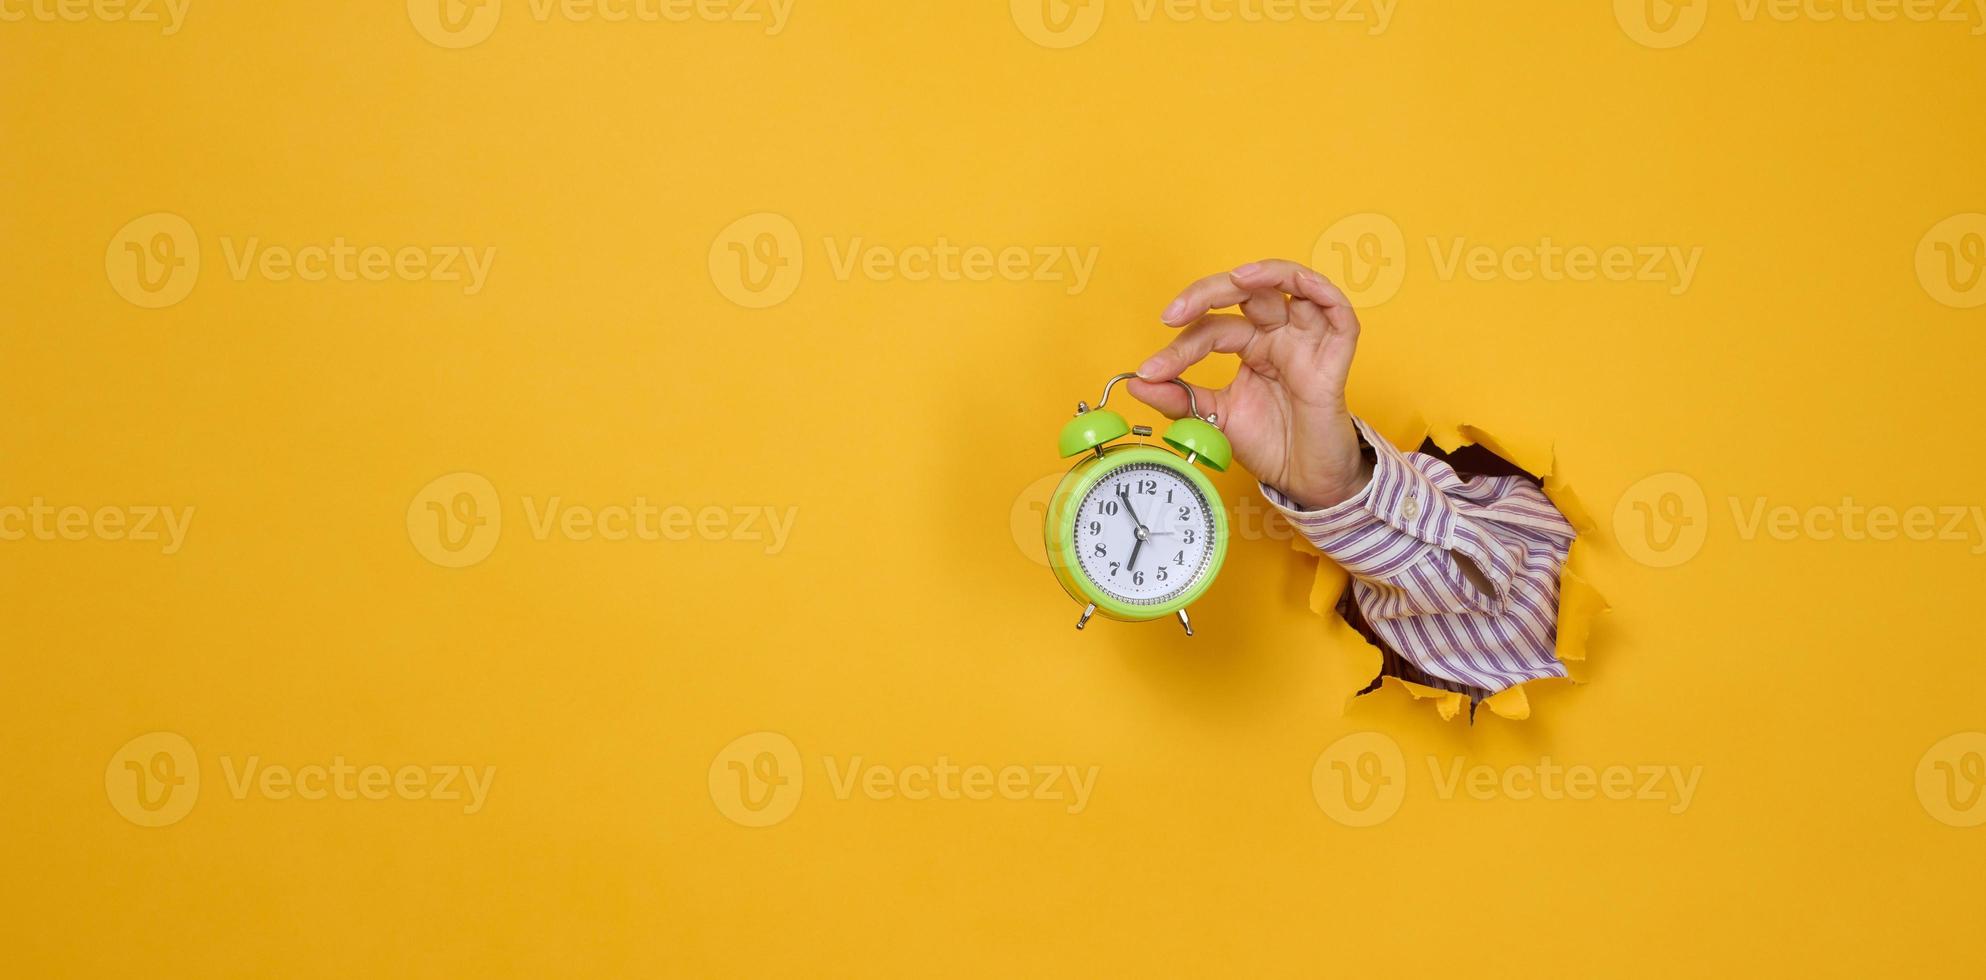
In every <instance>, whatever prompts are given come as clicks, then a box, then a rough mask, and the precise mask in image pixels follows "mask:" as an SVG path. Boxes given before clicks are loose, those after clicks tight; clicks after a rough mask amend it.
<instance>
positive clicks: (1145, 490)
mask: <svg viewBox="0 0 1986 980" xmlns="http://www.w3.org/2000/svg"><path fill="white" fill-rule="evenodd" d="M1137 492H1138V495H1139V496H1143V497H1149V496H1151V495H1152V494H1155V493H1157V492H1158V481H1157V480H1139V481H1138V491H1137Z"/></svg>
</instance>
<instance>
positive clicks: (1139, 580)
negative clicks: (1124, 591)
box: [1131, 572, 1145, 585]
mask: <svg viewBox="0 0 1986 980" xmlns="http://www.w3.org/2000/svg"><path fill="white" fill-rule="evenodd" d="M1131 584H1132V585H1143V584H1145V573H1144V572H1132V573H1131Z"/></svg>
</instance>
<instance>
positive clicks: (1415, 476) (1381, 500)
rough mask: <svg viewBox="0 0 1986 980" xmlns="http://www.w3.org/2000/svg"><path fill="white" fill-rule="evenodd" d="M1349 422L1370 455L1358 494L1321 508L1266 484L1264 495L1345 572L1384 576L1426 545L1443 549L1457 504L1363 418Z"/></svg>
mask: <svg viewBox="0 0 1986 980" xmlns="http://www.w3.org/2000/svg"><path fill="white" fill-rule="evenodd" d="M1352 424H1353V426H1354V427H1356V428H1357V430H1358V434H1359V438H1360V439H1361V440H1363V441H1364V442H1365V444H1366V446H1368V447H1369V448H1370V449H1371V451H1372V454H1373V465H1372V479H1370V480H1368V481H1366V484H1365V486H1364V487H1363V488H1362V489H1360V490H1359V492H1358V493H1356V494H1354V495H1353V496H1352V497H1350V498H1349V499H1347V500H1344V501H1341V502H1339V503H1337V504H1335V505H1333V506H1330V507H1326V508H1323V509H1321V510H1304V509H1301V508H1300V507H1299V505H1298V504H1297V503H1296V502H1295V501H1292V500H1290V499H1289V498H1288V497H1287V496H1284V495H1283V493H1282V492H1281V491H1279V490H1277V489H1276V488H1274V487H1272V486H1269V485H1268V484H1266V483H1264V484H1262V495H1263V496H1264V497H1266V498H1268V500H1269V503H1270V504H1272V505H1274V506H1275V508H1276V509H1277V510H1279V511H1281V512H1282V514H1283V516H1284V517H1285V518H1287V519H1288V520H1289V522H1290V523H1291V524H1292V525H1293V526H1295V527H1296V529H1297V530H1298V531H1301V532H1302V533H1303V536H1304V537H1306V538H1309V539H1310V542H1311V543H1312V544H1314V545H1316V546H1317V550H1318V551H1321V552H1323V553H1324V554H1326V555H1328V556H1330V558H1331V560H1332V561H1335V562H1337V563H1338V564H1339V565H1341V566H1343V567H1344V569H1345V571H1347V572H1350V573H1351V574H1353V575H1355V576H1357V577H1359V578H1369V579H1380V580H1385V579H1387V578H1389V577H1390V576H1391V575H1392V574H1393V573H1395V572H1398V571H1399V570H1400V569H1402V568H1405V567H1407V566H1408V565H1411V564H1412V563H1413V562H1414V561H1415V560H1416V559H1418V558H1420V557H1421V556H1422V555H1423V554H1425V553H1426V551H1427V548H1428V546H1434V547H1437V548H1445V547H1446V544H1445V543H1446V542H1447V541H1448V539H1449V535H1450V534H1451V533H1452V532H1453V531H1454V528H1455V523H1456V514H1455V505H1454V503H1453V502H1452V501H1450V500H1449V499H1448V498H1447V496H1446V495H1444V494H1442V493H1441V492H1440V491H1439V490H1437V489H1435V486H1434V484H1433V483H1432V482H1431V481H1429V479H1428V478H1427V476H1426V475H1424V474H1423V473H1421V471H1420V469H1419V468H1417V467H1415V466H1414V464H1413V463H1412V462H1410V461H1409V460H1408V459H1407V455H1406V454H1405V453H1402V452H1401V451H1400V450H1398V449H1395V448H1394V447H1393V444H1392V443H1390V442H1387V441H1386V440H1385V439H1383V438H1381V437H1380V436H1379V434H1378V433H1376V432H1374V431H1373V430H1372V427H1371V426H1369V425H1367V424H1366V423H1365V421H1364V420H1363V419H1357V418H1354V419H1352Z"/></svg>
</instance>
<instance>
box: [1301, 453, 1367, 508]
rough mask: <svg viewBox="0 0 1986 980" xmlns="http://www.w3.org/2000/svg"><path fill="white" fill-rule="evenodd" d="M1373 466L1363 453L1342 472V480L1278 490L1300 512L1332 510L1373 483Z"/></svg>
mask: <svg viewBox="0 0 1986 980" xmlns="http://www.w3.org/2000/svg"><path fill="white" fill-rule="evenodd" d="M1372 466H1373V463H1372V460H1371V459H1370V458H1368V457H1366V456H1365V455H1364V454H1362V453H1361V454H1360V455H1359V456H1358V457H1357V458H1356V462H1354V463H1353V464H1352V465H1351V466H1350V467H1348V468H1346V469H1344V470H1341V471H1340V472H1342V473H1343V474H1344V475H1343V477H1342V478H1340V479H1336V480H1330V481H1318V482H1317V483H1315V484H1310V485H1305V486H1301V487H1290V488H1280V487H1279V488H1278V489H1280V490H1282V492H1283V495H1284V496H1286V497H1288V498H1289V500H1290V502H1291V503H1293V504H1295V505H1296V506H1297V509H1298V510H1330V509H1331V508H1333V507H1336V506H1338V505H1339V504H1342V503H1344V502H1345V501H1347V500H1350V499H1352V498H1353V497H1356V496H1358V495H1359V493H1360V492H1362V491H1363V490H1365V487H1366V484H1368V483H1371V482H1372Z"/></svg>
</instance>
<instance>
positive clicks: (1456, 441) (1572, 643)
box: [1291, 416, 1608, 721]
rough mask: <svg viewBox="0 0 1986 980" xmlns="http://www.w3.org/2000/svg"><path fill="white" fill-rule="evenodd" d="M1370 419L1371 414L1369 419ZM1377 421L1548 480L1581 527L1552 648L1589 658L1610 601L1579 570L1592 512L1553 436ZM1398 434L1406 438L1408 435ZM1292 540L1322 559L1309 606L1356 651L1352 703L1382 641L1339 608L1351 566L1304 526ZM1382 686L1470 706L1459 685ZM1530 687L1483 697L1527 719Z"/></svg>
mask: <svg viewBox="0 0 1986 980" xmlns="http://www.w3.org/2000/svg"><path fill="white" fill-rule="evenodd" d="M1367 421H1368V422H1369V423H1371V422H1372V420H1371V419H1368V420H1367ZM1372 424H1373V427H1374V428H1375V429H1377V430H1378V431H1380V432H1382V433H1384V434H1385V435H1386V437H1387V438H1388V439H1390V440H1392V441H1393V444H1394V445H1395V446H1401V447H1403V448H1405V449H1407V450H1409V451H1411V450H1415V449H1418V448H1420V446H1421V444H1422V443H1423V442H1428V441H1432V442H1433V443H1434V444H1435V445H1436V446H1439V447H1441V449H1442V451H1443V452H1449V453H1452V452H1455V451H1456V450H1458V449H1461V448H1462V447H1463V446H1468V445H1476V446H1481V447H1483V448H1484V449H1487V450H1489V451H1490V452H1493V453H1495V454H1496V455H1498V456H1500V457H1502V458H1503V459H1504V460H1505V461H1506V462H1509V463H1512V464H1514V465H1516V466H1518V467H1519V468H1521V469H1523V470H1524V471H1525V472H1527V473H1530V474H1531V475H1533V476H1536V477H1538V478H1539V479H1540V480H1542V481H1543V484H1544V487H1543V489H1544V492H1545V496H1546V498H1547V499H1549V500H1551V502H1552V505H1553V506H1554V507H1557V508H1558V511H1559V513H1560V514H1562V515H1564V516H1565V519H1566V521H1567V522H1569V523H1570V524H1571V525H1572V527H1573V530H1575V531H1577V532H1578V533H1579V537H1578V538H1576V539H1575V540H1574V541H1573V542H1572V546H1571V548H1570V550H1569V552H1568V554H1567V555H1566V560H1565V567H1564V568H1562V569H1560V571H1559V600H1558V636H1557V645H1556V647H1555V649H1554V650H1553V653H1554V655H1555V656H1557V658H1558V660H1559V662H1560V663H1563V664H1565V665H1566V669H1567V671H1568V672H1571V671H1573V670H1574V669H1575V665H1578V666H1583V665H1584V663H1585V661H1586V640H1587V637H1588V636H1589V635H1590V634H1591V633H1592V628H1593V621H1594V620H1595V619H1597V618H1598V617H1599V616H1600V614H1602V613H1604V612H1606V611H1607V610H1608V606H1607V601H1606V599H1605V598H1604V597H1602V596H1601V595H1600V593H1599V590H1597V589H1595V588H1594V587H1593V586H1592V584H1591V583H1590V582H1588V581H1587V580H1586V578H1585V576H1584V575H1583V574H1581V572H1582V571H1583V570H1584V569H1586V568H1587V567H1588V565H1589V563H1590V558H1589V557H1588V555H1589V553H1590V550H1591V547H1592V546H1591V544H1590V541H1591V535H1592V533H1593V531H1594V525H1593V519H1592V517H1591V515H1590V514H1589V513H1588V511H1587V510H1586V508H1585V506H1584V505H1583V504H1581V503H1580V502H1579V497H1578V495H1577V494H1575V493H1573V490H1572V487H1571V486H1569V485H1568V484H1567V483H1566V482H1565V480H1564V479H1563V478H1562V477H1561V476H1560V475H1559V474H1558V472H1557V465H1556V463H1557V459H1556V457H1555V456H1554V454H1553V449H1552V444H1551V443H1550V442H1549V441H1543V440H1537V439H1531V438H1522V437H1520V438H1500V437H1498V436H1495V435H1492V434H1490V433H1489V432H1488V431H1486V430H1484V429H1481V428H1478V427H1477V426H1473V425H1467V424H1461V423H1457V424H1454V425H1441V426H1431V425H1429V424H1428V423H1427V422H1426V421H1425V420H1424V419H1422V418H1420V417H1419V416H1414V417H1412V418H1410V419H1408V420H1406V421H1405V422H1403V423H1402V424H1400V425H1386V426H1381V425H1379V424H1377V423H1372ZM1398 436H1406V437H1407V438H1406V439H1404V440H1402V439H1400V438H1397V437H1398ZM1291 547H1293V548H1295V549H1296V550H1297V551H1299V552H1302V553H1304V554H1308V555H1310V556H1312V557H1314V558H1317V559H1318V561H1317V577H1316V580H1315V581H1313V582H1312V583H1311V588H1310V611H1311V612H1314V613H1316V614H1318V615H1319V616H1323V617H1324V618H1325V619H1327V620H1329V621H1331V624H1330V626H1329V634H1330V637H1331V640H1332V645H1333V646H1334V647H1336V648H1338V649H1341V650H1344V651H1347V652H1348V653H1349V654H1350V656H1349V657H1347V658H1343V662H1345V666H1346V668H1347V669H1346V673H1345V677H1346V678H1347V680H1346V684H1347V685H1348V686H1347V687H1346V688H1345V690H1344V692H1343V693H1344V705H1345V707H1346V708H1349V707H1350V706H1351V704H1352V701H1353V699H1354V698H1356V697H1357V696H1358V692H1360V691H1362V690H1365V689H1366V688H1367V687H1368V686H1369V685H1370V684H1371V683H1372V679H1373V678H1374V677H1375V676H1377V675H1378V674H1379V671H1380V665H1381V663H1382V660H1383V656H1382V654H1381V653H1380V650H1379V648H1377V647H1375V646H1373V645H1372V644H1371V643H1368V642H1367V641H1366V639H1365V637H1363V636H1360V635H1359V633H1358V631H1357V630H1354V629H1353V628H1352V627H1351V625H1350V624H1349V623H1346V622H1345V621H1344V620H1343V619H1342V618H1341V617H1339V616H1338V614H1337V604H1338V598H1339V596H1341V595H1343V594H1344V591H1345V589H1346V588H1347V587H1349V585H1350V582H1349V579H1350V576H1349V575H1347V574H1346V573H1345V570H1344V569H1342V568H1339V567H1338V566H1337V564H1336V563H1334V562H1330V561H1326V560H1324V558H1323V555H1322V554H1321V553H1320V552H1318V550H1317V548H1316V547H1315V546H1314V545H1312V544H1311V543H1310V542H1309V540H1307V539H1306V538H1304V536H1303V535H1301V534H1298V535H1295V536H1293V537H1292V538H1291ZM1571 679H1572V680H1573V681H1574V682H1578V681H1579V680H1581V678H1580V677H1578V676H1576V675H1575V676H1573V677H1572V678H1571ZM1380 687H1381V689H1382V690H1383V689H1387V688H1398V689H1400V690H1403V691H1405V692H1406V693H1407V694H1409V695H1410V696H1412V697H1413V699H1414V700H1416V701H1430V702H1432V703H1433V706H1434V709H1435V712H1436V713H1437V714H1439V715H1440V716H1441V718H1442V720H1443V721H1447V720H1450V719H1453V718H1454V717H1455V716H1456V715H1458V714H1464V713H1465V712H1464V711H1463V708H1464V707H1465V706H1466V704H1465V703H1466V700H1467V699H1466V697H1465V696H1464V695H1462V694H1460V693H1458V692H1454V691H1443V690H1440V689H1438V688H1433V687H1428V686H1426V685H1423V684H1415V683H1413V682H1410V681H1406V680H1402V679H1400V678H1397V677H1387V678H1384V679H1383V683H1382V684H1381V685H1380ZM1524 687H1525V685H1523V684H1519V685H1517V686H1516V687H1511V688H1507V689H1505V690H1502V691H1499V692H1497V693H1495V694H1493V695H1490V696H1489V697H1487V698H1485V699H1483V704H1484V705H1485V706H1486V707H1488V708H1489V709H1490V711H1492V712H1494V713H1495V714H1496V715H1497V716H1498V717H1500V718H1508V719H1510V720H1512V721H1522V720H1524V719H1526V718H1529V717H1530V716H1531V699H1530V697H1529V696H1528V695H1526V694H1525V693H1524Z"/></svg>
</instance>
